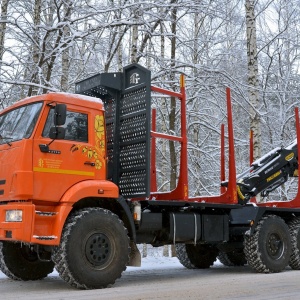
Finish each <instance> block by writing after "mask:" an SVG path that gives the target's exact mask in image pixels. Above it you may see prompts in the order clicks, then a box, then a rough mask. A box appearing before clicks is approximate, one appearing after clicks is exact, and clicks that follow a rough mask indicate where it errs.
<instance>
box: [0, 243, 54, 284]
mask: <svg viewBox="0 0 300 300" xmlns="http://www.w3.org/2000/svg"><path fill="white" fill-rule="evenodd" d="M53 268H54V263H53V262H52V261H41V260H40V259H39V257H38V254H37V252H36V251H35V250H34V249H33V247H32V246H30V245H25V244H21V243H13V242H6V241H4V242H0V270H1V272H2V273H4V274H5V275H6V276H7V277H9V278H11V279H14V280H40V279H43V278H45V277H47V275H48V274H50V273H52V272H53Z"/></svg>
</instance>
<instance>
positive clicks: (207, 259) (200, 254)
mask: <svg viewBox="0 0 300 300" xmlns="http://www.w3.org/2000/svg"><path fill="white" fill-rule="evenodd" d="M176 254H177V258H178V260H179V262H180V263H181V264H182V265H183V266H185V267H186V268H188V269H207V268H209V267H210V266H212V265H213V264H214V262H215V261H216V259H217V255H218V249H217V248H216V247H214V246H211V245H206V244H205V245H203V244H197V245H191V244H176Z"/></svg>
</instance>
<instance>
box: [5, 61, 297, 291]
mask: <svg viewBox="0 0 300 300" xmlns="http://www.w3.org/2000/svg"><path fill="white" fill-rule="evenodd" d="M153 93H156V94H163V95H164V96H169V97H175V98H177V99H178V100H179V101H180V120H178V121H180V130H181V131H180V133H179V135H178V136H175V135H169V134H166V133H161V132H157V131H156V117H155V116H156V113H155V110H154V109H153V108H152V107H151V95H152V94H153ZM185 101H186V95H185V83H184V77H183V76H181V79H180V91H178V92H174V91H169V90H165V89H161V88H158V87H155V86H152V85H151V73H150V71H149V70H147V69H145V68H143V67H142V66H140V65H138V64H132V65H129V66H126V67H125V68H124V70H123V72H117V73H102V74H98V75H95V76H93V77H91V78H87V79H86V80H83V81H81V82H78V83H77V84H76V94H68V93H49V94H45V95H39V96H34V97H30V98H26V99H24V100H20V101H18V102H16V103H15V104H13V105H11V106H10V107H7V108H6V109H4V110H3V111H1V113H0V166H1V168H0V270H1V271H2V272H3V273H4V274H6V275H7V276H8V277H9V278H12V279H15V280H39V279H42V278H44V277H46V276H47V275H48V274H50V273H51V272H52V271H53V269H54V267H55V268H56V270H57V271H58V273H59V275H60V276H61V278H62V279H63V280H65V281H66V282H67V283H69V284H70V285H71V286H73V287H76V288H79V289H97V288H105V287H107V286H109V285H111V284H113V283H114V282H115V280H116V279H117V278H119V277H120V276H121V274H122V272H123V271H124V270H125V269H126V266H128V265H131V266H139V265H140V264H141V256H140V253H139V250H138V248H137V244H141V243H147V244H152V245H153V246H161V245H168V244H174V245H175V246H176V251H177V257H178V259H179V261H180V262H181V263H182V264H183V265H184V266H185V267H187V268H208V267H210V266H211V265H212V264H213V263H214V261H215V260H216V258H217V257H218V258H219V260H220V261H221V262H223V263H224V264H225V265H244V264H246V263H248V264H249V265H250V266H251V267H252V268H253V269H254V270H256V271H257V272H263V273H267V272H279V271H282V270H283V269H284V268H285V267H286V266H287V265H290V266H291V267H292V268H293V269H299V268H300V254H299V249H298V244H297V241H298V240H299V228H300V205H299V201H300V196H299V195H298V194H297V195H296V197H295V199H292V200H290V201H285V202H268V203H263V204H261V203H256V202H255V197H252V198H251V199H248V200H247V201H245V197H244V196H243V199H242V200H243V201H240V200H241V199H240V197H239V195H240V193H241V189H240V190H239V193H238V188H237V187H239V186H242V187H244V191H245V190H246V189H245V185H244V186H243V183H241V180H239V182H238V183H237V182H236V181H237V179H236V178H239V176H238V177H237V176H236V170H235V157H234V138H233V125H232V123H233V122H232V112H231V104H230V90H229V89H227V97H226V101H227V114H228V124H227V137H226V138H225V126H224V125H222V127H221V155H220V157H221V162H220V163H221V168H220V170H221V172H220V183H221V182H222V185H221V186H220V194H219V195H216V196H201V197H189V191H188V155H187V153H188V152H187V132H186V103H185ZM296 124H297V139H299V119H298V110H297V111H296ZM157 139H167V140H171V141H174V142H179V144H180V149H181V150H180V161H179V166H180V170H179V174H178V182H177V187H176V188H175V189H174V190H172V191H169V192H164V193H160V192H158V191H157V187H156V155H155V147H156V145H155V143H156V140H157ZM226 140H227V141H228V159H227V166H228V168H227V174H228V179H227V180H226V178H225V173H226V172H225V169H226V168H225V160H226V159H225V156H226V155H225V153H226V151H225V141H226ZM297 141H298V140H297ZM298 142H299V141H298ZM288 151H289V150H288ZM293 151H294V148H293ZM297 151H299V150H297ZM272 153H273V152H272ZM293 153H294V154H293V155H295V153H296V154H298V152H295V151H294V152H293ZM273 154H274V153H273ZM291 156H292V154H291V153H290V152H288V153H287V157H289V158H291ZM286 161H287V160H286ZM287 163H288V161H287ZM254 165H255V162H254ZM257 165H258V164H257ZM296 168H298V165H297V166H296ZM252 171H253V169H251V170H250V171H249V174H250V173H251V172H252ZM276 172H277V173H278V170H277V171H276ZM277 173H276V174H277ZM249 174H248V175H247V176H248V177H249ZM274 174H275V173H274ZM244 175H245V174H243V176H244ZM275 177H276V176H275V175H270V177H269V179H268V180H267V182H269V181H270V184H272V180H273V178H275ZM249 182H250V181H249ZM251 182H252V181H251ZM298 185H299V183H298Z"/></svg>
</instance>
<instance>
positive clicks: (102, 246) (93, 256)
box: [85, 233, 112, 267]
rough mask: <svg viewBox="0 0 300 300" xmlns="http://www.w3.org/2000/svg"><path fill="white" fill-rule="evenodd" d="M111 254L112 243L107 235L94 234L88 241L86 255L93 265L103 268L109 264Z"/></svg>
mask: <svg viewBox="0 0 300 300" xmlns="http://www.w3.org/2000/svg"><path fill="white" fill-rule="evenodd" d="M111 254H112V247H111V242H110V240H109V238H108V237H107V236H106V235H105V234H103V233H94V234H92V235H91V236H90V237H89V238H88V239H87V242H86V246H85V255H86V258H87V260H88V262H89V263H90V264H91V265H93V266H95V267H101V266H103V265H105V264H107V263H108V262H109V260H110V257H111Z"/></svg>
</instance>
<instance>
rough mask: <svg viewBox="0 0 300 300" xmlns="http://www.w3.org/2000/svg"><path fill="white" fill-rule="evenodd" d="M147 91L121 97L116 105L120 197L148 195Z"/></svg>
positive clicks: (142, 88) (148, 104)
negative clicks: (117, 115) (117, 110)
mask: <svg viewBox="0 0 300 300" xmlns="http://www.w3.org/2000/svg"><path fill="white" fill-rule="evenodd" d="M147 92H148V91H147V87H145V86H144V87H141V88H139V89H136V90H134V91H131V92H127V93H125V94H124V95H123V97H122V99H121V102H120V125H119V132H120V145H119V149H120V153H119V163H120V169H119V187H120V191H121V193H122V195H123V196H125V197H128V198H134V197H139V196H146V195H148V192H149V191H148V189H149V187H148V185H149V183H148V176H147V174H148V172H150V170H148V169H149V168H148V160H149V157H148V146H149V122H148V121H149V120H148V110H149V109H148V106H150V103H147V100H148V101H149V99H147Z"/></svg>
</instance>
